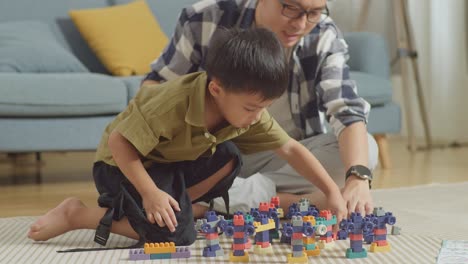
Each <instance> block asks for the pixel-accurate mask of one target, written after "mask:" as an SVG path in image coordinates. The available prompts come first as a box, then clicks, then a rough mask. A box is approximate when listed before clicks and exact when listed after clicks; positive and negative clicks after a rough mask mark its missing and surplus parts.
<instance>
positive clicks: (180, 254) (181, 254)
mask: <svg viewBox="0 0 468 264" xmlns="http://www.w3.org/2000/svg"><path fill="white" fill-rule="evenodd" d="M190 255H191V253H190V249H189V248H188V247H181V248H176V252H173V253H171V258H190Z"/></svg>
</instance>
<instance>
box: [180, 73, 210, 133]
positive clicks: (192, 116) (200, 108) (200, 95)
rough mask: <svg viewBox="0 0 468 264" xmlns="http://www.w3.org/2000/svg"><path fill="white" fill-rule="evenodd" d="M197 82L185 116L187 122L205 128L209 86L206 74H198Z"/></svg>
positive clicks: (194, 84)
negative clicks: (206, 96) (207, 87)
mask: <svg viewBox="0 0 468 264" xmlns="http://www.w3.org/2000/svg"><path fill="white" fill-rule="evenodd" d="M197 74H198V76H197V78H196V81H195V82H193V89H191V93H190V96H189V102H188V107H187V113H186V114H185V122H187V123H188V124H190V125H193V126H197V127H204V126H205V120H204V116H205V115H204V112H205V93H206V86H207V84H208V77H207V75H206V72H201V73H197Z"/></svg>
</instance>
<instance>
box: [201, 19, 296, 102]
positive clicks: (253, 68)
mask: <svg viewBox="0 0 468 264" xmlns="http://www.w3.org/2000/svg"><path fill="white" fill-rule="evenodd" d="M285 57H286V56H285V52H284V49H283V46H282V45H281V43H280V41H279V40H278V39H277V38H276V36H275V34H274V33H273V32H271V31H270V30H268V29H264V28H253V29H246V30H241V29H236V28H232V29H221V30H218V31H217V32H216V33H215V34H214V36H213V38H212V39H211V42H210V45H209V48H208V54H207V57H206V61H205V69H206V71H207V73H208V76H209V78H210V79H213V78H215V79H217V80H218V81H220V82H221V85H222V86H223V88H224V89H226V90H227V91H230V92H234V93H241V92H247V93H251V94H260V95H261V96H262V97H263V98H264V99H265V100H266V99H275V98H278V97H280V96H281V95H282V94H283V93H284V92H285V90H286V88H287V86H288V78H289V68H288V64H287V61H286V58H285Z"/></svg>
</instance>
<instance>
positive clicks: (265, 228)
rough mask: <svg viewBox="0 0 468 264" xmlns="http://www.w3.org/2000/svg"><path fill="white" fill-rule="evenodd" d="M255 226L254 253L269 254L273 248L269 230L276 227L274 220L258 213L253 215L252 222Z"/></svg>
mask: <svg viewBox="0 0 468 264" xmlns="http://www.w3.org/2000/svg"><path fill="white" fill-rule="evenodd" d="M253 224H254V227H255V247H254V252H255V253H256V254H270V253H273V248H272V247H271V243H270V230H274V229H275V228H276V225H275V221H274V220H273V219H271V218H269V217H268V216H267V215H264V214H260V215H258V216H257V217H255V222H254V223H253Z"/></svg>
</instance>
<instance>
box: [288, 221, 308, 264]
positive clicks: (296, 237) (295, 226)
mask: <svg viewBox="0 0 468 264" xmlns="http://www.w3.org/2000/svg"><path fill="white" fill-rule="evenodd" d="M314 232H315V228H314V226H313V225H312V224H311V223H310V222H304V221H303V220H302V216H292V218H291V223H284V224H283V236H287V237H291V249H292V253H290V254H288V263H307V262H308V261H309V260H308V258H307V254H306V253H305V251H304V240H303V236H304V235H305V236H307V237H309V236H312V235H313V234H314Z"/></svg>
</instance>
